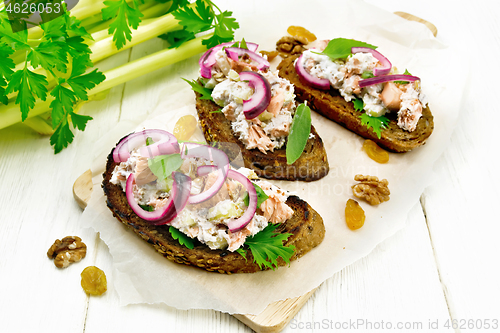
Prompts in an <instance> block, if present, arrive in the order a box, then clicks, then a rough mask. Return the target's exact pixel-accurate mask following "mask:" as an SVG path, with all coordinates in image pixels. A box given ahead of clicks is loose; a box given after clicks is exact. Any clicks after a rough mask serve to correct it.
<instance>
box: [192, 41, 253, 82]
mask: <svg viewBox="0 0 500 333" xmlns="http://www.w3.org/2000/svg"><path fill="white" fill-rule="evenodd" d="M246 44H247V47H248V49H249V50H250V51H252V52H255V51H257V48H258V47H259V44H256V43H250V42H247V43H246ZM232 45H234V42H228V43H222V44H219V45H216V46H214V47H212V48H211V49H209V50H208V51H206V52H205V53H204V54H203V56H202V57H201V58H200V60H199V61H198V64H199V65H200V74H201V76H202V77H204V78H205V79H210V78H211V77H212V67H213V65H215V54H216V53H217V52H219V51H220V50H222V48H223V47H230V46H232Z"/></svg>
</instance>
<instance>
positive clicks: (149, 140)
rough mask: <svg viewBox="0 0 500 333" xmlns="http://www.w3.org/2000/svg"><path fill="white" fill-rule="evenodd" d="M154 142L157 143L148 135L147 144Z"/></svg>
mask: <svg viewBox="0 0 500 333" xmlns="http://www.w3.org/2000/svg"><path fill="white" fill-rule="evenodd" d="M153 143H155V142H154V141H153V139H152V138H151V137H149V136H148V137H147V138H146V146H151V145H152V144H153Z"/></svg>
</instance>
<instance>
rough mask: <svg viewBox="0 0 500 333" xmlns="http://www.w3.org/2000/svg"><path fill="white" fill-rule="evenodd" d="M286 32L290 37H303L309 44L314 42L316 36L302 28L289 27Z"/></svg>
mask: <svg viewBox="0 0 500 333" xmlns="http://www.w3.org/2000/svg"><path fill="white" fill-rule="evenodd" d="M286 31H287V32H288V33H289V34H290V35H292V36H297V37H305V38H306V39H307V41H308V42H309V43H311V42H314V41H315V40H316V36H315V35H314V34H313V33H312V32H310V31H309V30H307V29H306V28H303V27H299V26H296V25H291V26H289V27H288V29H287V30H286Z"/></svg>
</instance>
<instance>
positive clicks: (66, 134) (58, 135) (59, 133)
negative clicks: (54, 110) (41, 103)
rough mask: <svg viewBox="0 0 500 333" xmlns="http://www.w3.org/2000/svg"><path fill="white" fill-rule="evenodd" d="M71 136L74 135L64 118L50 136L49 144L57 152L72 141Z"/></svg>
mask: <svg viewBox="0 0 500 333" xmlns="http://www.w3.org/2000/svg"><path fill="white" fill-rule="evenodd" d="M73 138H74V135H73V133H72V132H71V129H70V128H69V124H68V121H67V120H66V119H64V120H63V122H62V123H61V124H60V125H59V126H58V127H57V128H56V130H55V132H54V134H52V136H51V137H50V144H51V145H52V146H54V151H55V153H56V154H57V153H59V152H60V151H61V150H63V149H64V148H66V147H67V146H68V144H70V143H71V142H73Z"/></svg>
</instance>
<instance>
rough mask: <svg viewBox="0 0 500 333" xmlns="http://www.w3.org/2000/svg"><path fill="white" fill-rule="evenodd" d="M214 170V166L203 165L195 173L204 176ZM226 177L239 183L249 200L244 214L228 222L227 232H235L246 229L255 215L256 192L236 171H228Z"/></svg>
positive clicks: (245, 178)
mask: <svg viewBox="0 0 500 333" xmlns="http://www.w3.org/2000/svg"><path fill="white" fill-rule="evenodd" d="M214 169H215V166H213V165H204V166H200V167H198V169H197V172H198V175H200V176H204V175H207V174H209V173H210V172H212V171H213V170H214ZM227 176H228V178H231V179H234V180H236V181H237V182H239V183H241V184H242V185H243V186H244V187H245V189H246V190H247V192H248V198H249V200H248V207H247V209H246V210H245V213H244V214H243V215H242V216H241V217H240V218H238V219H236V220H230V221H229V222H228V223H227V226H228V227H229V231H231V232H236V231H239V230H241V229H243V228H244V227H246V226H247V224H248V223H250V221H251V220H252V218H253V216H254V215H255V211H256V210H257V191H256V190H255V187H254V186H253V184H252V182H251V181H250V180H249V179H248V178H247V177H245V176H244V175H242V174H241V173H239V172H238V171H235V170H229V172H228V174H227Z"/></svg>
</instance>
